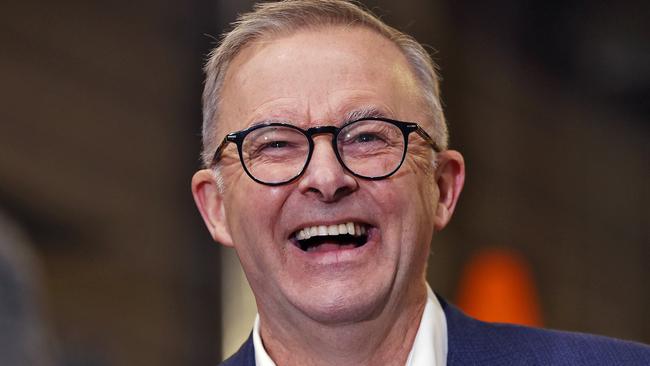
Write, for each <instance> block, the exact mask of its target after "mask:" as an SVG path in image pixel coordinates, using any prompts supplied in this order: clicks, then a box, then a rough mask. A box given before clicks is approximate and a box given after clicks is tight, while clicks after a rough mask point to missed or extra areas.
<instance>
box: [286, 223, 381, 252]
mask: <svg viewBox="0 0 650 366" xmlns="http://www.w3.org/2000/svg"><path fill="white" fill-rule="evenodd" d="M369 230H370V227H369V226H368V225H366V224H363V223H356V222H346V223H341V224H337V225H317V226H309V227H305V228H302V229H300V230H298V231H296V232H295V233H294V234H293V238H294V243H296V246H297V247H298V248H300V249H301V250H303V251H305V252H324V251H331V250H341V249H354V248H358V247H361V246H363V245H364V244H365V243H366V242H367V241H368V231H369Z"/></svg>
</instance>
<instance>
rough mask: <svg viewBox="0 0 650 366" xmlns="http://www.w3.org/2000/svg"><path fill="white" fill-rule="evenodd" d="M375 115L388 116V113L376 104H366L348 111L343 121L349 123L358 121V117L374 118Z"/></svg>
mask: <svg viewBox="0 0 650 366" xmlns="http://www.w3.org/2000/svg"><path fill="white" fill-rule="evenodd" d="M373 117H378V118H382V117H386V113H385V112H384V111H383V110H381V109H379V108H377V107H375V106H364V107H361V108H357V109H354V110H351V111H350V112H348V113H346V114H345V119H344V121H343V122H344V123H347V122H351V121H356V120H358V119H363V118H373Z"/></svg>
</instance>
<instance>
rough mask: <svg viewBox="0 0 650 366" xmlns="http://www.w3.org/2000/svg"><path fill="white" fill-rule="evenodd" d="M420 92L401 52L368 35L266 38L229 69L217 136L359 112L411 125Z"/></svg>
mask: <svg viewBox="0 0 650 366" xmlns="http://www.w3.org/2000/svg"><path fill="white" fill-rule="evenodd" d="M419 94H420V93H419V87H418V83H417V82H416V79H415V77H414V76H413V73H412V71H411V70H410V67H409V65H408V62H407V60H406V58H405V56H404V55H403V54H402V52H401V51H400V50H399V48H398V47H397V46H396V45H395V44H394V43H393V42H392V41H390V40H388V39H387V38H385V37H384V36H382V35H379V34H378V33H376V32H375V31H373V30H370V29H367V28H363V27H358V26H328V27H320V28H316V29H306V30H299V31H297V32H294V33H292V34H289V35H283V36H277V37H272V38H264V39H261V40H257V41H255V42H253V43H251V44H250V45H248V46H247V47H245V48H244V49H243V50H242V51H241V52H240V53H239V54H238V55H237V56H236V57H235V59H234V60H233V61H232V63H231V65H230V67H229V68H228V71H227V74H226V78H225V80H224V85H223V89H222V94H221V106H220V107H221V115H220V118H219V120H220V122H219V125H220V128H219V129H220V130H221V131H222V132H224V131H234V130H238V129H243V128H246V127H248V126H250V125H251V124H254V123H257V122H260V121H266V120H282V121H285V122H291V123H294V124H297V125H309V124H332V123H335V122H338V121H339V119H340V118H342V117H341V116H342V115H345V114H347V113H349V112H351V111H353V110H357V109H360V108H372V109H377V110H380V111H382V112H383V114H386V115H387V116H390V117H393V118H401V119H412V118H415V117H411V116H407V114H409V115H413V114H414V113H415V112H416V111H417V110H418V107H419V104H418V101H419V100H420V98H418V95H419Z"/></svg>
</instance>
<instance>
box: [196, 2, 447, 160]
mask: <svg viewBox="0 0 650 366" xmlns="http://www.w3.org/2000/svg"><path fill="white" fill-rule="evenodd" d="M337 25H343V26H361V27H366V28H368V29H371V30H374V31H375V32H377V33H379V34H380V35H382V36H384V37H386V38H387V39H389V40H390V41H392V42H393V43H394V44H395V45H396V46H397V47H398V48H399V49H400V50H401V52H402V53H403V54H404V56H406V59H407V61H408V63H409V66H410V67H411V70H412V71H413V73H414V75H415V77H416V79H417V80H418V81H419V83H420V84H421V86H422V94H423V95H422V96H423V98H424V102H425V103H426V105H427V106H428V108H427V111H426V113H427V116H428V117H429V118H430V119H431V121H432V123H433V127H434V128H433V133H432V134H431V137H432V138H433V140H434V141H435V142H436V143H437V144H438V146H439V147H440V148H441V149H443V150H444V149H446V148H447V140H448V131H447V124H446V122H445V116H444V114H443V112H442V106H441V103H440V89H439V85H438V84H439V78H438V75H437V73H436V65H435V63H434V62H433V60H432V59H431V56H430V55H429V54H428V53H427V51H426V50H425V49H424V48H423V47H422V45H420V44H419V43H418V42H417V41H416V40H415V39H414V38H413V37H411V36H409V35H407V34H404V33H402V32H400V31H398V30H397V29H395V28H392V27H390V26H388V25H387V24H385V23H384V22H383V21H382V20H380V19H379V18H378V17H376V16H375V15H373V14H372V13H370V11H368V10H366V9H364V8H362V7H361V6H360V5H358V4H356V3H352V2H348V1H343V0H285V1H280V2H273V3H262V4H257V5H255V7H254V9H253V11H252V12H250V13H247V14H243V15H241V16H240V17H239V19H238V20H237V21H236V22H235V23H233V26H234V28H233V29H232V30H231V31H230V32H228V33H226V34H224V35H223V37H222V39H221V44H220V45H219V46H218V47H216V48H215V49H214V50H212V52H210V54H209V58H208V61H207V62H206V64H205V67H204V72H205V74H206V80H205V87H204V90H203V131H202V132H203V153H202V159H203V164H204V165H205V166H206V167H208V166H209V165H210V163H211V161H212V156H213V154H214V152H215V150H216V148H217V144H218V143H219V141H217V136H216V135H217V131H216V130H217V129H216V127H215V126H216V120H217V118H218V113H219V102H220V94H221V89H222V87H223V83H224V79H225V76H226V72H227V70H228V66H229V64H230V62H232V60H233V59H234V58H235V57H236V56H237V54H238V53H239V52H240V51H241V50H242V49H244V48H245V47H246V45H248V44H249V43H251V42H253V41H256V40H259V39H263V38H269V37H273V36H276V37H277V36H281V35H286V34H291V33H294V32H296V31H298V30H301V29H314V28H319V27H323V26H337Z"/></svg>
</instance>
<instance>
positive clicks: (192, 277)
mask: <svg viewBox="0 0 650 366" xmlns="http://www.w3.org/2000/svg"><path fill="white" fill-rule="evenodd" d="M216 17H217V14H216V7H215V5H214V4H212V3H211V2H199V1H194V2H173V1H147V0H137V1H111V2H92V1H91V2H85V1H62V2H46V1H19V2H11V3H9V4H4V5H3V10H2V12H0V24H1V25H0V27H1V28H0V29H1V30H0V41H1V42H2V44H3V51H2V57H1V58H0V80H2V82H1V84H2V86H1V91H0V98H1V99H2V108H1V109H0V206H3V207H4V208H5V209H6V210H7V211H8V212H9V213H10V214H11V215H13V216H14V217H15V218H16V219H17V221H18V222H20V223H21V224H22V225H23V226H24V227H25V228H26V229H27V230H28V233H29V234H30V236H31V238H32V241H33V242H34V248H33V249H34V252H35V253H36V255H37V256H39V257H40V258H39V259H40V263H42V264H43V267H44V268H42V271H41V272H42V273H43V278H42V281H41V283H42V285H43V287H44V292H45V294H44V299H45V304H44V308H45V309H46V312H47V314H48V316H49V318H50V320H51V323H52V325H53V329H52V330H53V337H54V338H55V339H56V340H57V341H58V343H59V346H60V347H59V348H60V350H61V356H60V358H61V360H60V361H61V364H64V365H91V366H92V365H182V364H206V363H207V364H210V362H212V363H214V361H216V360H217V359H218V357H219V354H220V343H219V340H218V334H219V324H220V320H219V302H218V290H219V281H218V278H219V261H218V257H217V251H216V249H215V248H214V247H212V244H211V243H210V241H209V239H208V235H206V234H205V233H204V232H203V231H202V223H201V222H200V218H199V217H198V215H197V214H196V211H195V210H194V208H193V203H192V199H191V194H190V190H189V180H190V176H191V174H192V172H193V170H194V169H195V168H196V167H197V166H198V158H197V156H198V151H199V141H200V138H199V136H198V134H199V131H200V106H199V103H200V102H199V96H200V89H201V85H202V81H201V71H200V69H201V63H202V59H203V55H204V54H205V52H206V48H207V45H208V43H209V42H211V39H210V38H208V37H206V36H204V34H205V33H212V34H214V33H216V32H215V27H216V26H215V18H216Z"/></svg>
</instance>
